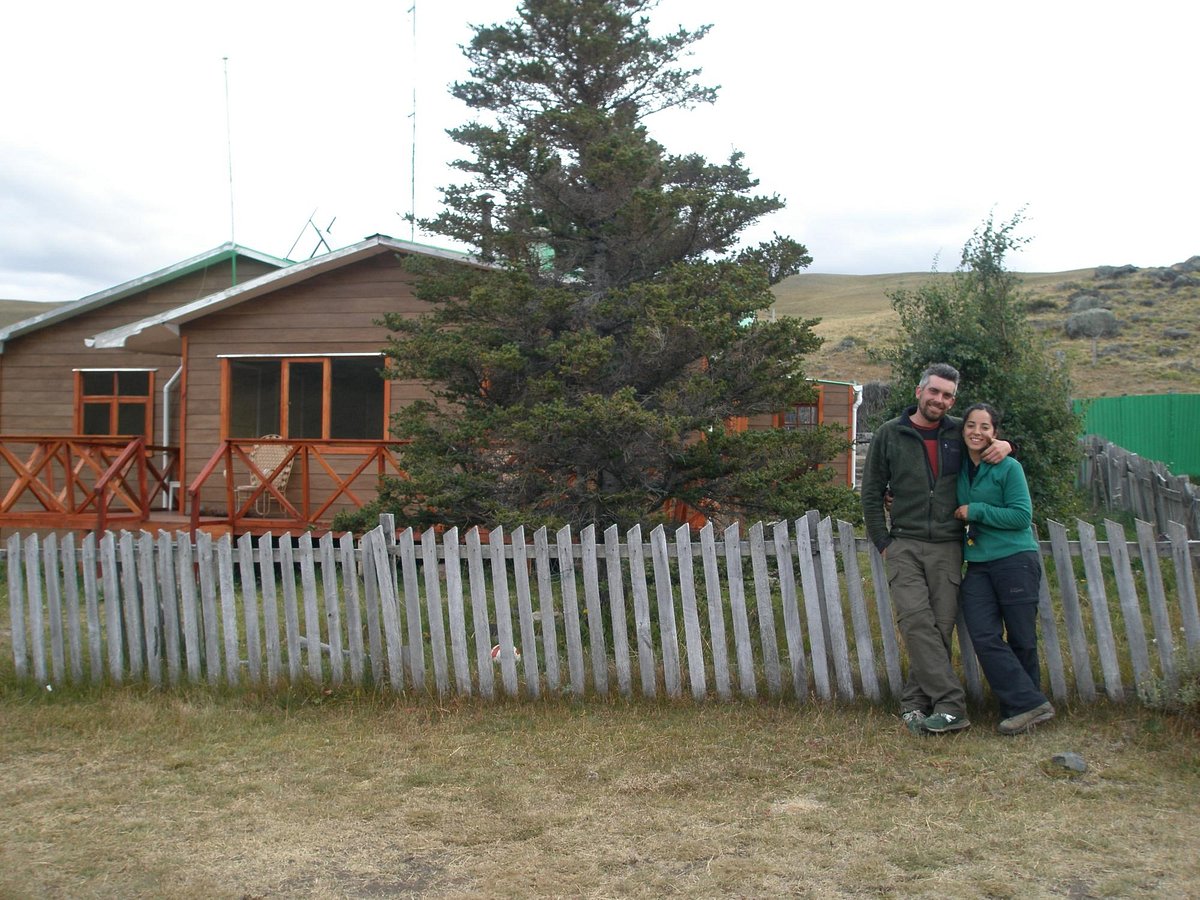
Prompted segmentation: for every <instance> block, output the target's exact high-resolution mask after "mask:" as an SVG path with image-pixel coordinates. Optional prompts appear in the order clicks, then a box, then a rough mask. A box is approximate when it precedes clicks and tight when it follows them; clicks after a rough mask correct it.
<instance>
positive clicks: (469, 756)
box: [0, 681, 1200, 898]
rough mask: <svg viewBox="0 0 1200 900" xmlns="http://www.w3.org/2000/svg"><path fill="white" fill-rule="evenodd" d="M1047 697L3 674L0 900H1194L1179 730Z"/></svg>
mask: <svg viewBox="0 0 1200 900" xmlns="http://www.w3.org/2000/svg"><path fill="white" fill-rule="evenodd" d="M1064 713H1065V714H1064V715H1062V716H1060V719H1059V720H1058V721H1057V722H1055V723H1053V724H1052V725H1051V726H1049V727H1044V728H1043V729H1042V730H1040V731H1038V732H1037V733H1035V734H1031V735H1027V736H1022V737H1018V738H1015V739H1012V738H1002V737H1000V736H999V735H997V734H996V733H995V731H994V726H995V719H994V718H993V717H989V716H988V714H987V713H980V714H978V716H977V721H976V725H975V727H974V728H973V729H972V730H971V731H969V732H966V733H961V734H958V735H952V736H943V737H927V738H914V737H912V736H910V735H909V734H908V733H907V732H905V731H903V730H902V729H900V728H899V726H898V723H897V720H896V719H895V718H894V717H893V716H892V715H890V714H888V713H887V712H886V711H884V710H881V709H875V708H869V707H865V706H864V707H841V708H822V707H814V706H807V707H803V708H795V707H783V708H781V707H776V706H771V705H766V704H763V705H753V704H739V705H716V704H712V705H707V706H699V707H698V706H695V705H692V704H690V703H688V704H681V705H678V706H675V705H662V704H625V703H605V702H601V701H589V702H586V703H583V704H578V705H577V704H570V703H566V702H561V703H560V702H550V703H538V704H525V705H503V704H502V705H497V706H490V707H484V706H477V705H472V704H464V705H456V706H453V707H451V708H442V707H439V706H438V705H437V703H436V702H435V701H432V700H422V701H413V700H411V699H407V700H406V699H396V698H394V697H388V696H385V697H374V696H366V695H361V694H360V695H345V696H332V695H326V694H319V693H314V694H311V695H305V694H303V693H292V694H287V695H282V696H261V697H233V696H226V695H217V694H213V693H209V692H206V691H194V692H187V693H162V694H155V693H151V692H148V691H146V690H144V689H140V688H122V689H110V690H108V691H104V692H96V693H91V694H88V695H74V694H72V693H71V692H66V693H65V694H64V693H58V694H47V693H45V692H42V693H40V694H39V693H35V692H33V691H32V690H31V689H29V690H26V689H18V688H15V687H13V686H12V685H11V681H7V684H5V683H0V734H3V736H4V739H3V746H2V749H0V835H2V837H0V896H4V897H123V898H124V897H205V898H211V897H231V898H234V897H237V898H251V897H407V896H431V897H493V896H500V897H558V896H579V897H626V896H629V897H660V896H688V897H730V896H733V897H769V896H791V897H795V896H798V897H868V896H870V897H899V896H905V897H907V896H928V897H934V896H936V897H980V896H986V897H1074V898H1086V897H1188V896H1195V895H1196V894H1197V892H1200V858H1198V855H1197V852H1196V848H1197V847H1198V846H1200V820H1198V818H1197V807H1198V804H1197V796H1200V741H1198V736H1197V732H1196V729H1195V727H1194V724H1193V725H1189V724H1187V723H1184V722H1181V721H1179V720H1162V719H1158V718H1155V717H1153V716H1151V715H1150V714H1149V713H1146V712H1144V711H1141V710H1140V709H1138V708H1134V707H1130V708H1119V709H1118V708H1112V707H1098V708H1086V709H1085V708H1076V709H1072V710H1065V711H1064ZM1064 750H1074V751H1077V752H1079V753H1081V754H1082V755H1083V756H1084V757H1085V758H1086V760H1087V761H1088V763H1089V766H1090V768H1089V771H1088V772H1087V773H1086V774H1085V775H1083V776H1081V777H1077V778H1068V777H1059V775H1058V773H1057V771H1056V770H1054V769H1053V768H1051V767H1048V766H1047V765H1046V761H1047V760H1048V759H1049V757H1051V756H1052V755H1053V754H1054V753H1056V752H1059V751H1064Z"/></svg>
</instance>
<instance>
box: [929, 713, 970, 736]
mask: <svg viewBox="0 0 1200 900" xmlns="http://www.w3.org/2000/svg"><path fill="white" fill-rule="evenodd" d="M923 725H924V727H925V730H926V731H932V732H933V733H934V734H942V733H943V732H946V731H958V730H959V729H962V728H970V727H971V720H970V719H968V718H967V717H966V716H956V715H954V713H948V712H940V713H934V714H933V715H932V716H930V717H929V718H928V719H926V720H925V721H924V723H923Z"/></svg>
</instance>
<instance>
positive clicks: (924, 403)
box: [862, 363, 1012, 734]
mask: <svg viewBox="0 0 1200 900" xmlns="http://www.w3.org/2000/svg"><path fill="white" fill-rule="evenodd" d="M957 394H958V370H957V369H955V368H954V367H953V366H950V365H946V364H945V363H936V364H934V365H931V366H929V368H927V369H926V370H925V371H924V372H923V373H922V374H921V381H920V384H918V385H917V391H916V397H917V405H916V406H912V407H909V408H908V409H907V410H905V412H904V414H903V415H901V416H899V417H898V418H895V419H892V420H891V421H889V422H886V423H884V424H883V425H882V426H881V427H880V428H879V429H878V430H877V431H876V432H875V434H874V435H873V436H872V438H871V445H870V448H869V449H868V450H867V462H866V469H865V471H864V473H863V484H862V505H863V516H864V517H865V519H866V523H867V536H868V537H869V538H870V539H871V542H872V543H873V544H875V546H876V547H877V548H878V550H879V552H880V553H881V554H883V557H884V562H885V565H886V567H887V576H888V585H889V588H890V593H891V598H892V606H893V608H894V609H895V611H896V624H897V625H898V627H899V629H900V635H901V637H902V638H903V639H904V644H905V647H906V648H907V650H908V680H907V681H906V682H905V685H904V689H903V691H902V693H901V697H900V709H901V713H900V717H901V718H902V719H903V720H904V723H905V724H906V725H907V726H908V728H909V730H910V731H912V732H913V733H914V734H917V733H920V732H922V731H931V732H938V733H940V732H946V731H957V730H959V729H961V728H967V727H968V726H969V725H970V724H971V723H970V721H969V720H968V719H967V708H966V694H965V692H964V691H963V687H962V683H961V682H960V681H959V680H958V675H957V674H956V673H955V671H954V666H953V665H952V663H951V661H950V659H951V651H950V646H951V645H950V642H951V638H952V636H953V634H954V622H955V618H956V614H957V612H958V586H959V582H960V581H961V580H962V552H963V548H962V543H963V530H962V528H963V526H962V522H960V521H958V520H957V519H955V518H954V510H955V509H956V508H957V506H958V498H957V486H958V471H959V468H960V467H961V463H962V456H963V444H962V422H961V420H959V419H956V418H954V417H953V416H949V415H947V413H949V411H950V410H951V408H953V406H954V400H955V397H956V396H957ZM1011 450H1012V447H1011V446H1010V445H1009V444H1008V443H1007V442H1006V441H995V442H993V443H992V445H991V446H990V447H989V448H988V449H987V451H986V452H985V454H984V459H986V460H987V461H988V462H999V461H1000V460H1002V459H1004V457H1006V456H1008V454H1009V452H1010V451H1011ZM885 495H890V497H889V502H890V514H891V528H890V529H889V528H888V512H889V510H887V509H885Z"/></svg>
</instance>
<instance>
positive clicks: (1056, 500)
mask: <svg viewBox="0 0 1200 900" xmlns="http://www.w3.org/2000/svg"><path fill="white" fill-rule="evenodd" d="M1023 219H1024V216H1023V214H1022V213H1020V212H1018V213H1017V214H1016V215H1014V216H1013V217H1012V219H1010V220H1009V221H1007V222H1005V223H1003V224H999V225H998V224H996V222H995V221H994V220H993V218H992V217H991V216H989V217H988V218H987V220H986V221H985V222H984V223H983V224H982V225H981V226H980V227H979V228H977V229H976V230H975V232H974V233H973V234H972V236H971V238H970V240H968V241H967V243H966V244H965V245H964V246H963V251H962V258H961V262H960V265H959V268H958V270H957V271H956V272H954V273H953V275H952V276H951V278H950V279H949V280H937V281H930V282H928V283H926V284H923V285H921V286H920V287H917V288H915V289H912V290H901V291H897V292H895V293H894V294H892V295H891V301H892V306H893V308H894V309H895V310H896V311H897V312H898V313H899V315H900V326H901V330H902V332H903V337H902V341H901V343H900V344H899V345H898V346H897V347H895V348H894V349H893V350H892V351H891V352H890V353H889V354H886V355H887V358H888V360H889V361H890V363H891V367H892V381H893V385H894V386H895V388H896V389H895V390H893V391H892V400H891V407H892V408H891V409H890V410H889V413H888V415H889V416H890V415H897V414H899V413H900V412H901V411H902V410H903V409H904V408H905V407H907V406H909V405H911V403H912V390H913V388H914V387H915V386H916V384H917V381H918V379H919V377H920V374H921V372H922V370H924V369H925V367H926V366H928V365H929V364H930V363H934V362H947V363H950V365H952V366H954V367H955V368H957V369H958V370H959V373H960V374H961V376H962V382H961V384H960V386H959V391H958V401H957V403H956V405H955V411H956V412H961V411H962V410H964V409H966V408H967V407H968V406H970V405H971V404H972V403H976V402H979V401H983V402H987V403H990V404H992V405H993V406H995V407H996V408H997V409H998V410H999V412H1000V414H1001V416H1002V422H1001V425H1000V430H1001V433H1002V436H1004V437H1006V438H1008V439H1010V440H1012V441H1013V442H1014V443H1015V444H1016V445H1017V454H1018V457H1019V458H1020V460H1021V465H1022V466H1023V467H1024V469H1025V473H1026V476H1027V477H1028V480H1029V488H1030V493H1031V494H1032V496H1033V505H1034V515H1035V516H1036V517H1037V519H1038V520H1044V519H1046V518H1062V517H1065V516H1069V515H1071V514H1073V513H1074V512H1076V511H1077V506H1078V498H1077V497H1076V494H1075V490H1074V484H1075V477H1076V474H1077V469H1078V464H1079V459H1080V457H1079V444H1078V437H1079V432H1080V428H1079V421H1078V417H1077V416H1076V415H1075V414H1074V413H1073V412H1072V409H1071V385H1070V378H1069V374H1068V371H1067V368H1066V365H1065V363H1061V362H1057V361H1055V360H1054V359H1053V358H1052V357H1051V355H1050V352H1049V350H1048V349H1047V347H1046V344H1045V342H1044V341H1043V340H1042V339H1041V337H1040V336H1039V335H1038V334H1037V333H1036V332H1034V331H1033V329H1031V328H1030V327H1029V324H1028V323H1027V322H1026V319H1025V309H1026V308H1027V306H1028V301H1029V294H1028V292H1027V291H1024V290H1023V289H1022V287H1021V280H1020V276H1019V275H1017V274H1015V273H1013V272H1010V271H1008V269H1007V267H1006V263H1005V257H1006V256H1007V255H1008V253H1009V252H1011V251H1013V250H1016V249H1019V248H1020V247H1022V246H1024V245H1025V244H1026V243H1028V240H1029V239H1028V238H1026V237H1022V236H1021V235H1019V234H1018V230H1019V228H1020V226H1021V223H1022V222H1023Z"/></svg>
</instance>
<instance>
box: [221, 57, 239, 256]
mask: <svg viewBox="0 0 1200 900" xmlns="http://www.w3.org/2000/svg"><path fill="white" fill-rule="evenodd" d="M221 60H222V62H223V64H224V68H225V152H226V154H227V157H228V164H229V243H231V244H236V243H237V233H236V231H235V230H234V217H233V136H232V130H231V128H230V125H229V57H228V56H222V57H221Z"/></svg>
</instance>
